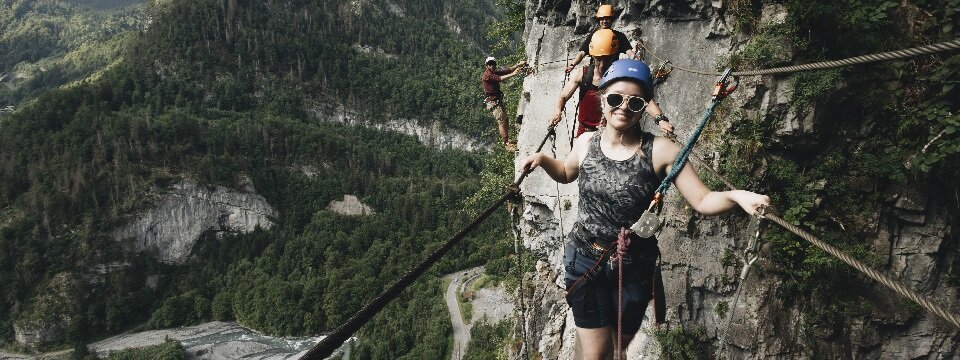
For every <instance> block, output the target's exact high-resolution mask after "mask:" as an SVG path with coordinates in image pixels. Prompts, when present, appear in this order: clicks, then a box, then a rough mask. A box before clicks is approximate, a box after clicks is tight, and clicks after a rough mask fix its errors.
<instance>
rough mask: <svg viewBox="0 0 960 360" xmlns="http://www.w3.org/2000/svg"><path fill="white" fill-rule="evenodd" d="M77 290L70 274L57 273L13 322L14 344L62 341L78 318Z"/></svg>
mask: <svg viewBox="0 0 960 360" xmlns="http://www.w3.org/2000/svg"><path fill="white" fill-rule="evenodd" d="M77 289H78V280H77V276H75V275H74V274H72V273H59V274H57V275H56V276H54V277H53V279H51V280H50V282H49V283H47V284H46V285H45V286H44V287H43V290H42V291H41V294H40V296H38V297H37V298H36V299H35V300H34V301H33V302H32V303H30V304H29V308H28V309H27V311H26V312H25V313H23V314H21V315H20V316H19V318H18V319H17V321H16V322H15V323H14V325H13V331H14V338H15V339H16V341H17V343H19V344H21V345H27V346H35V345H39V344H43V343H49V342H55V341H59V340H61V339H63V336H64V335H65V334H66V331H67V329H69V328H70V326H71V324H72V323H73V320H74V319H76V317H77V316H78V314H77V306H76V301H75V300H74V296H75V295H76V294H77V293H78V290H77Z"/></svg>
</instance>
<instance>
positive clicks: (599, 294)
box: [563, 238, 659, 335]
mask: <svg viewBox="0 0 960 360" xmlns="http://www.w3.org/2000/svg"><path fill="white" fill-rule="evenodd" d="M577 244H578V241H576V240H569V241H567V243H566V244H565V245H564V249H563V264H564V269H565V274H564V282H565V284H566V287H567V289H568V291H570V290H573V291H572V292H568V293H567V304H568V305H570V308H571V309H572V310H573V320H574V322H575V323H576V325H577V327H580V328H585V329H596V328H602V327H607V326H614V327H615V326H617V278H618V276H619V274H618V272H617V270H616V269H615V268H611V266H610V262H609V261H608V259H604V260H603V261H602V262H601V263H600V265H598V266H597V269H596V270H595V271H594V272H593V273H592V274H590V275H588V276H586V277H584V278H583V280H581V283H582V284H581V285H578V286H577V287H576V288H575V289H571V286H572V285H573V284H574V283H575V282H576V281H577V280H578V279H580V278H581V277H583V276H584V274H585V273H586V272H587V271H589V270H590V269H591V268H592V267H593V266H594V265H595V264H596V263H597V256H596V255H597V254H596V252H592V251H590V250H586V249H584V245H583V244H582V243H581V244H580V245H579V246H578V245H577ZM651 245H652V246H651ZM629 253H630V261H629V263H625V264H624V265H623V278H624V279H623V333H624V334H627V335H633V334H636V333H637V331H639V330H640V324H641V323H643V316H644V314H645V312H646V309H647V304H648V303H649V302H650V300H651V299H652V298H653V284H654V281H653V277H654V274H655V270H656V261H657V257H658V256H659V249H658V248H657V245H656V240H655V239H640V238H635V239H634V241H632V243H631V246H630V251H629Z"/></svg>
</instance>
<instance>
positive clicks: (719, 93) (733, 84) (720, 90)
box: [711, 68, 740, 102]
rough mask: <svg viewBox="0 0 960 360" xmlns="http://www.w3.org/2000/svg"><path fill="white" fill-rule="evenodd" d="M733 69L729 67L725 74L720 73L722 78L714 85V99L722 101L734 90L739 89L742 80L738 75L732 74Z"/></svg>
mask: <svg viewBox="0 0 960 360" xmlns="http://www.w3.org/2000/svg"><path fill="white" fill-rule="evenodd" d="M730 72H731V69H730V68H727V69H726V70H724V71H723V75H720V79H718V80H717V84H716V85H715V86H714V87H713V94H711V96H713V101H715V102H716V101H720V100H723V99H724V98H726V97H727V95H730V94H731V93H733V91H734V90H737V86H739V85H740V81H739V80H737V77H736V76H733V75H730Z"/></svg>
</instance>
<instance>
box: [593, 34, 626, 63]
mask: <svg viewBox="0 0 960 360" xmlns="http://www.w3.org/2000/svg"><path fill="white" fill-rule="evenodd" d="M619 48H620V42H619V41H617V36H616V35H615V34H614V33H613V30H610V29H600V30H597V31H596V32H594V33H593V37H592V38H590V56H593V57H597V56H610V55H615V54H617V52H618V50H619Z"/></svg>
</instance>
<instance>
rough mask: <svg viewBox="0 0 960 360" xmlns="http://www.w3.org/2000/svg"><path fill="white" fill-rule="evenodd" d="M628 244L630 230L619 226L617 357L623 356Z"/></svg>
mask: <svg viewBox="0 0 960 360" xmlns="http://www.w3.org/2000/svg"><path fill="white" fill-rule="evenodd" d="M629 246H630V230H628V229H626V228H620V236H618V237H617V273H618V276H617V349H616V350H615V351H616V352H617V359H622V357H623V343H622V341H623V255H624V254H626V253H627V248H628V247H629Z"/></svg>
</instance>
